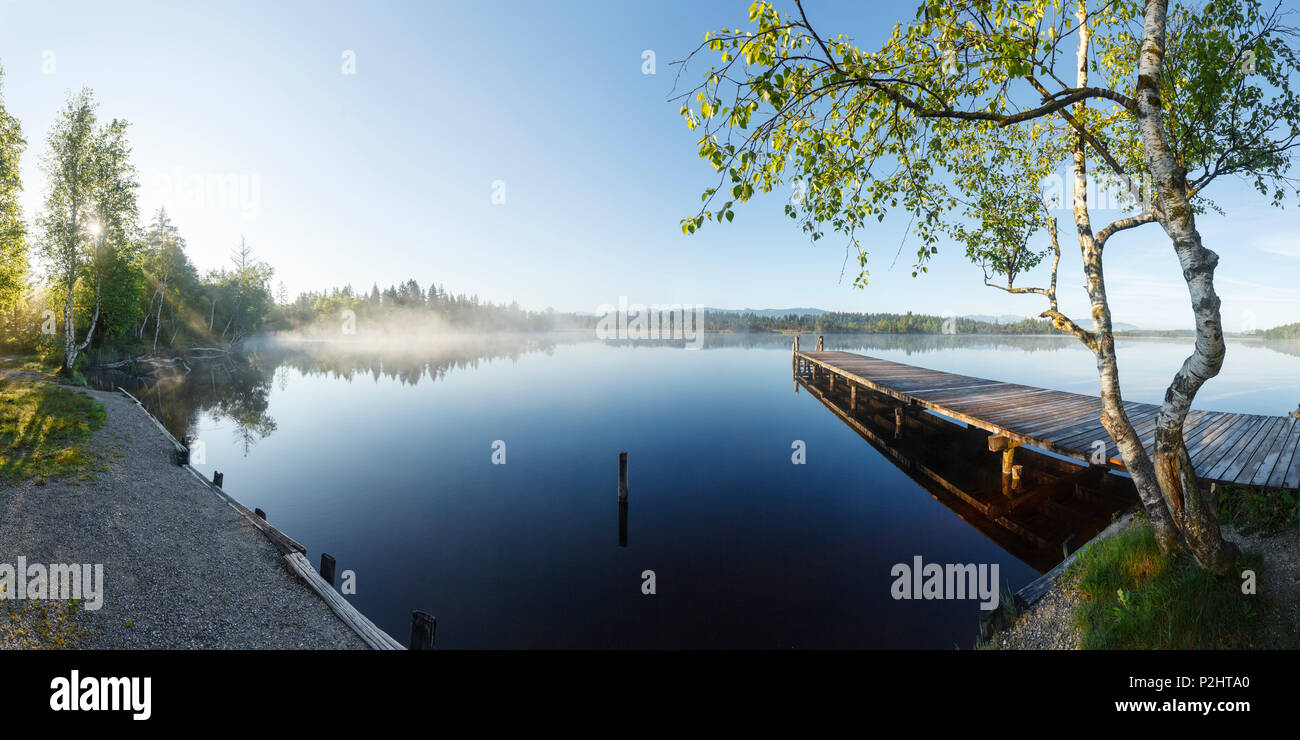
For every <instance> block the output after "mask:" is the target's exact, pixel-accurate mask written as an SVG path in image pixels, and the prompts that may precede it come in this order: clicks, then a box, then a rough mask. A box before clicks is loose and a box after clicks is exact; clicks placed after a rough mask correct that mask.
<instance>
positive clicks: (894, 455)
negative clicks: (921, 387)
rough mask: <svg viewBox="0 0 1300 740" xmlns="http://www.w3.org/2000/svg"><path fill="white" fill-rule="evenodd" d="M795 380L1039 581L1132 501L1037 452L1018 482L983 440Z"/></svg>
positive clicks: (1126, 489) (1114, 485)
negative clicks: (1029, 568)
mask: <svg viewBox="0 0 1300 740" xmlns="http://www.w3.org/2000/svg"><path fill="white" fill-rule="evenodd" d="M819 375H820V379H816V380H815V379H813V378H812V377H811V376H806V375H803V374H796V375H795V380H796V382H797V383H798V384H799V385H801V386H803V387H804V388H805V389H807V390H808V391H809V392H810V393H811V394H812V395H813V397H814V398H816V399H817V400H819V401H821V402H822V404H823V405H824V406H826V407H827V408H828V409H830V411H831V412H832V413H834V414H835V415H836V416H837V417H839V419H840V420H841V421H843V422H844V423H845V424H846V425H847V426H848V427H849V428H851V429H853V431H855V432H857V433H858V435H860V436H861V437H862V438H863V439H865V440H866V441H867V442H869V443H870V444H871V446H872V447H874V448H876V449H877V450H878V451H880V452H881V453H882V454H883V455H884V456H885V458H886V459H888V460H889V461H890V462H892V463H893V464H894V465H895V466H896V467H898V468H899V469H900V470H902V471H903V472H905V473H906V474H907V475H908V477H909V478H911V479H912V480H914V481H916V483H918V484H919V485H920V486H921V487H922V488H923V489H925V490H926V491H927V492H928V493H929V494H930V495H931V496H933V497H934V498H935V499H936V500H938V501H939V502H941V503H943V504H944V505H945V506H947V507H948V508H949V509H951V510H952V511H953V513H955V514H957V515H958V516H959V517H961V518H962V520H964V521H965V522H967V523H968V524H970V525H971V526H973V527H975V528H976V529H978V530H979V531H980V532H982V533H983V534H984V535H985V536H986V537H988V538H989V539H991V540H993V541H994V542H996V543H997V544H998V545H999V546H1000V547H1002V548H1003V549H1004V550H1006V551H1007V552H1009V553H1011V554H1012V555H1014V556H1016V557H1017V558H1019V559H1020V560H1022V561H1024V562H1026V563H1028V564H1029V565H1031V566H1032V567H1034V568H1035V569H1037V570H1038V571H1039V572H1040V573H1045V572H1047V571H1048V570H1050V569H1051V568H1052V567H1053V566H1055V565H1056V564H1057V563H1059V562H1060V561H1061V559H1062V558H1063V557H1064V556H1065V555H1067V554H1069V552H1071V551H1072V550H1073V549H1074V548H1075V547H1076V546H1077V544H1078V543H1083V542H1087V541H1088V540H1089V539H1091V538H1092V537H1093V536H1094V535H1095V534H1097V533H1098V532H1100V531H1101V530H1102V529H1103V528H1104V527H1105V526H1106V525H1107V524H1109V523H1110V522H1111V520H1112V518H1113V516H1114V514H1116V513H1117V512H1119V511H1122V510H1123V509H1125V508H1127V507H1129V506H1131V505H1132V504H1133V503H1135V502H1136V501H1137V493H1136V491H1134V489H1133V485H1132V483H1131V482H1129V481H1128V479H1126V478H1122V477H1120V476H1117V475H1111V474H1108V473H1107V472H1106V470H1105V469H1104V468H1102V467H1100V466H1091V467H1082V466H1079V465H1076V464H1074V463H1072V462H1069V461H1066V460H1064V459H1061V458H1057V457H1053V456H1050V455H1047V454H1044V453H1041V452H1038V451H1037V450H1034V449H1031V448H1028V447H1021V448H1018V449H1017V451H1016V464H1017V465H1016V467H1017V468H1019V470H1017V471H1016V472H1017V480H1015V482H1014V483H1013V482H1012V481H1011V480H1009V479H1008V478H1007V477H1006V476H1005V475H1004V472H1003V470H1002V465H1001V463H1000V461H999V458H1000V454H999V453H993V452H990V451H989V433H988V432H986V431H984V430H982V429H979V428H977V427H972V426H967V425H966V424H963V423H961V422H956V421H952V420H949V419H947V418H946V417H943V416H939V415H936V414H933V413H930V412H928V411H924V410H922V409H919V408H917V407H914V406H904V405H901V404H900V403H899V402H898V401H897V400H895V399H893V398H890V397H888V396H885V395H884V394H880V393H876V392H874V391H871V390H868V389H865V388H848V387H846V384H845V383H843V382H840V383H838V384H835V385H833V386H832V385H831V383H830V382H829V380H828V378H827V375H826V374H825V373H821V374H819Z"/></svg>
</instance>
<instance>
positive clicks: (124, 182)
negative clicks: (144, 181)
mask: <svg viewBox="0 0 1300 740" xmlns="http://www.w3.org/2000/svg"><path fill="white" fill-rule="evenodd" d="M96 108H97V105H96V103H95V100H94V97H93V95H92V94H91V92H90V90H88V89H83V90H82V91H81V92H80V93H77V94H75V95H73V96H70V97H69V99H68V102H67V104H66V105H65V106H64V108H63V110H62V111H61V112H60V113H59V116H58V118H57V119H56V120H55V122H54V125H53V127H52V128H51V130H50V134H49V137H48V138H47V142H48V145H49V150H48V152H47V154H46V156H45V159H44V161H43V163H42V168H43V169H44V172H45V176H46V187H47V193H46V198H45V207H44V209H43V211H42V213H41V215H40V217H39V218H38V219H37V223H38V226H39V227H40V231H41V243H40V247H41V253H42V256H43V257H44V258H45V260H46V261H47V262H48V263H49V264H50V268H51V270H50V279H51V282H52V283H53V286H54V288H55V291H56V293H57V294H58V295H59V297H60V298H61V299H62V301H63V346H64V352H63V371H64V372H72V370H73V369H74V368H75V366H76V362H77V356H78V355H79V354H80V353H81V351H82V350H84V349H86V347H87V346H89V345H90V342H91V340H92V339H93V338H94V336H95V329H96V326H97V325H98V322H99V314H100V303H101V297H102V291H103V287H104V286H103V280H104V270H105V268H106V267H107V265H108V264H109V263H110V261H111V260H110V259H109V254H108V252H109V251H110V250H113V249H115V248H118V247H120V246H121V245H122V244H123V243H124V242H126V241H127V240H129V239H131V238H133V237H134V230H135V221H136V216H135V189H136V187H137V183H136V181H135V170H134V167H133V166H132V165H131V162H130V148H129V147H128V146H127V143H126V128H127V124H126V123H125V122H123V121H119V120H113V121H111V122H110V123H108V124H106V125H104V126H102V127H101V126H99V125H98V121H97V115H96ZM83 278H85V279H86V280H88V281H90V283H91V284H92V285H93V290H94V301H93V306H94V307H93V310H92V313H91V318H90V323H89V326H88V327H87V328H86V332H85V335H84V337H83V338H82V339H81V340H80V341H78V332H77V327H76V319H77V311H76V306H75V303H76V292H77V284H78V282H79V281H80V280H82V279H83Z"/></svg>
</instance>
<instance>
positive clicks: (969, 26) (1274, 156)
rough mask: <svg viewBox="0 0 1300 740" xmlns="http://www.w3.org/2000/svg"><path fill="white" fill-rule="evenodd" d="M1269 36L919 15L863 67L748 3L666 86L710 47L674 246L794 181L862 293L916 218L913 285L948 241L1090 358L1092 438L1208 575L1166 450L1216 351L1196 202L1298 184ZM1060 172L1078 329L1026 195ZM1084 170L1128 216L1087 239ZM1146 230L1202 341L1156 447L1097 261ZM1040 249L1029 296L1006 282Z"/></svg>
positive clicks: (1032, 5) (982, 12)
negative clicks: (1080, 305)
mask: <svg viewBox="0 0 1300 740" xmlns="http://www.w3.org/2000/svg"><path fill="white" fill-rule="evenodd" d="M1284 20H1285V16H1284V15H1283V14H1282V13H1280V11H1279V10H1278V8H1277V7H1274V8H1273V9H1272V10H1269V9H1267V8H1266V7H1264V6H1263V5H1261V4H1260V3H1259V2H1256V1H1255V0H1244V1H1243V2H1227V1H1224V0H1211V1H1210V2H1205V3H1201V4H1199V5H1197V6H1195V7H1191V6H1184V5H1180V4H1175V5H1174V6H1173V7H1170V6H1169V3H1168V2H1166V1H1164V0H1146V1H1145V2H1141V1H1140V0H1106V1H1103V0H1094V4H1093V6H1091V7H1090V6H1089V4H1088V3H1086V2H1083V1H1082V0H1080V1H1078V2H1065V1H1064V0H957V1H955V2H945V1H941V0H925V2H923V3H922V4H920V6H919V8H918V10H917V12H916V16H915V18H914V19H910V20H906V21H904V22H900V23H897V24H896V25H895V26H894V27H893V32H892V34H891V36H890V38H889V40H888V41H886V42H885V43H884V45H882V46H881V47H880V48H879V49H878V50H875V51H867V50H863V49H861V48H859V47H858V46H857V45H855V44H854V43H853V42H852V40H851V39H849V38H847V37H845V36H844V35H830V34H827V33H823V32H822V30H821V29H819V28H818V27H816V26H815V25H814V24H813V23H812V22H811V21H810V20H809V17H808V15H807V13H806V12H805V10H804V7H803V5H802V3H801V2H799V1H798V0H795V2H794V5H793V8H792V9H791V10H790V11H789V12H786V13H782V12H779V11H778V10H776V8H775V7H773V5H772V4H771V3H765V2H757V3H754V4H753V5H752V6H751V7H750V11H749V22H750V24H752V27H751V28H749V29H746V30H741V29H722V30H721V31H718V32H713V33H709V34H706V36H705V40H704V43H703V44H701V46H700V47H699V48H697V49H696V50H695V51H694V52H692V53H691V54H690V55H689V56H688V57H687V59H686V60H685V61H684V62H683V63H682V70H683V71H682V72H679V80H680V79H681V77H680V75H682V74H691V73H690V72H689V71H688V70H689V65H690V64H691V62H692V61H693V60H695V59H696V58H697V57H700V56H703V55H705V54H708V53H714V54H717V61H716V62H715V63H714V64H713V65H712V66H711V67H710V69H709V70H708V71H707V72H706V73H704V74H703V75H702V78H703V82H701V83H699V84H698V85H694V86H689V85H688V86H687V89H686V91H685V92H684V93H683V94H682V98H683V104H682V107H681V114H682V116H683V118H684V119H685V122H686V125H687V126H688V127H690V128H692V129H695V130H697V131H700V133H701V138H700V140H699V156H700V157H701V158H703V159H704V160H706V161H708V162H709V163H710V164H711V165H712V166H713V167H714V169H715V170H717V172H718V181H717V183H716V184H715V185H714V186H713V187H709V188H706V189H705V191H704V193H703V194H702V196H701V200H702V203H703V205H702V207H701V208H700V210H699V211H698V212H697V213H696V214H695V215H693V216H690V217H688V218H685V219H683V221H682V230H683V232H684V233H687V234H690V233H694V232H695V231H697V230H699V229H700V228H702V227H703V226H704V225H705V223H706V222H710V221H718V222H721V221H724V220H725V221H731V220H732V219H733V218H734V216H735V211H734V209H735V207H736V206H737V205H738V204H741V203H744V202H746V201H749V200H750V199H752V198H754V197H755V195H756V194H758V193H770V192H773V191H778V190H779V191H781V192H785V189H786V188H787V187H789V188H792V189H793V192H794V193H795V197H792V198H791V199H790V201H789V202H787V203H786V204H785V206H784V209H785V213H786V214H787V215H788V216H789V217H790V218H792V219H794V220H795V221H796V222H798V223H799V225H800V227H801V228H802V230H803V231H804V232H805V233H807V234H808V235H809V237H810V238H811V239H812V240H814V241H816V240H819V239H821V238H823V237H824V236H825V235H826V233H827V232H828V231H830V232H834V233H837V234H839V235H841V236H842V237H843V238H845V240H846V250H847V253H846V260H847V259H850V258H854V257H856V260H857V265H858V274H857V276H856V279H855V284H856V285H858V286H860V287H866V285H867V283H868V279H869V272H868V269H867V267H868V252H867V249H866V248H865V247H864V246H863V243H862V240H861V236H862V234H863V233H864V232H865V231H867V230H869V228H870V227H871V226H872V225H873V224H875V223H878V222H879V221H883V220H884V219H885V218H886V217H887V216H888V215H890V213H891V212H898V213H901V214H903V215H905V216H906V217H907V218H908V219H909V220H910V229H909V231H910V232H911V234H912V235H913V238H915V239H916V241H917V251H916V261H915V263H914V268H913V274H914V275H916V274H919V273H922V272H925V271H927V270H928V264H929V261H930V259H931V257H932V256H933V255H934V254H936V253H937V250H938V248H939V245H940V244H941V243H942V242H944V241H945V240H953V241H956V242H957V243H958V244H962V245H964V246H965V248H966V252H967V256H968V257H969V258H971V259H972V260H974V261H975V262H977V263H978V264H981V265H982V266H983V267H984V269H985V276H986V277H985V282H986V284H989V285H991V286H993V287H997V288H1000V289H1002V290H1005V291H1008V292H1013V293H1027V294H1038V295H1041V296H1044V297H1046V299H1047V301H1048V306H1047V308H1046V310H1045V311H1043V313H1042V316H1043V317H1045V318H1050V319H1051V320H1052V321H1053V324H1054V326H1056V328H1057V329H1058V330H1060V331H1062V332H1066V333H1068V334H1071V335H1073V336H1075V337H1076V338H1078V339H1079V340H1080V341H1081V342H1082V343H1083V344H1084V345H1085V346H1087V347H1088V349H1089V350H1090V351H1092V353H1093V354H1094V356H1095V357H1096V362H1097V370H1098V377H1099V379H1100V381H1101V398H1102V415H1101V423H1102V425H1103V426H1104V427H1105V429H1106V430H1107V432H1108V433H1109V434H1110V436H1111V437H1112V439H1113V440H1114V441H1115V443H1116V446H1117V448H1118V450H1119V452H1120V455H1121V457H1122V458H1123V461H1124V464H1125V468H1126V469H1127V470H1128V472H1129V474H1130V475H1131V476H1132V478H1133V481H1134V484H1135V486H1136V488H1137V491H1138V495H1139V497H1140V498H1141V501H1142V504H1143V507H1144V509H1145V510H1146V512H1147V514H1148V516H1149V518H1150V521H1151V525H1152V528H1153V529H1154V531H1155V533H1156V536H1157V539H1158V541H1159V542H1160V544H1161V547H1162V548H1163V549H1165V550H1166V551H1175V550H1181V549H1187V550H1189V551H1190V552H1191V554H1192V555H1193V556H1194V557H1195V558H1196V560H1197V562H1198V563H1200V565H1201V566H1202V567H1204V568H1206V569H1209V570H1212V571H1214V572H1217V573H1223V572H1226V571H1227V570H1228V569H1229V568H1230V567H1231V565H1232V564H1233V562H1235V559H1236V557H1237V551H1236V548H1235V547H1233V546H1232V545H1231V544H1230V543H1226V542H1225V541H1224V540H1222V538H1221V537H1220V534H1219V527H1218V523H1217V521H1216V519H1215V517H1214V514H1213V513H1212V510H1211V509H1210V507H1209V505H1208V502H1207V501H1205V500H1204V498H1203V491H1202V490H1201V488H1200V486H1199V485H1198V483H1197V480H1196V476H1195V473H1194V471H1193V469H1192V464H1191V460H1190V457H1189V456H1188V453H1187V449H1186V444H1185V442H1184V439H1183V424H1184V422H1185V421H1186V418H1187V413H1188V411H1189V409H1190V405H1191V403H1192V401H1193V399H1194V398H1195V396H1196V393H1197V391H1198V390H1199V389H1200V388H1201V387H1202V386H1203V384H1204V383H1205V382H1206V381H1207V380H1209V379H1210V378H1213V377H1214V376H1215V375H1216V374H1217V373H1218V372H1219V369H1220V367H1221V366H1222V362H1223V356H1224V351H1225V349H1224V342H1223V327H1222V321H1221V317H1220V315H1219V306H1220V301H1219V298H1218V296H1217V294H1216V293H1215V290H1214V268H1215V266H1216V265H1217V263H1218V256H1217V255H1216V254H1215V253H1214V252H1213V251H1211V250H1209V249H1208V248H1207V247H1206V246H1205V245H1204V244H1203V243H1202V240H1201V237H1200V235H1199V232H1198V231H1197V228H1196V216H1197V215H1198V214H1200V213H1203V212H1204V211H1205V210H1207V209H1213V208H1216V207H1217V206H1216V205H1215V204H1214V203H1213V202H1212V201H1210V200H1209V199H1208V197H1207V188H1208V186H1209V185H1211V184H1212V183H1213V182H1216V181H1218V180H1221V179H1224V178H1226V177H1229V176H1237V177H1243V178H1246V179H1247V180H1248V181H1249V182H1250V183H1251V184H1252V185H1253V186H1254V187H1255V188H1256V189H1257V190H1259V191H1260V192H1261V193H1262V194H1263V195H1264V196H1265V197H1266V198H1268V199H1269V200H1270V201H1271V202H1273V203H1274V204H1279V203H1280V202H1281V201H1282V199H1283V197H1284V195H1285V194H1286V193H1288V192H1291V193H1294V192H1295V190H1296V180H1295V179H1294V178H1292V177H1290V175H1289V174H1288V172H1289V167H1290V164H1291V160H1290V153H1291V150H1292V149H1293V148H1294V147H1295V146H1296V145H1297V131H1300V102H1298V101H1297V97H1296V95H1295V94H1294V92H1293V91H1292V82H1293V77H1294V73H1295V70H1296V67H1297V63H1296V52H1295V48H1294V46H1293V44H1294V40H1295V37H1296V36H1295V32H1294V30H1293V29H1291V28H1290V27H1288V26H1287V25H1285V23H1284ZM1062 159H1064V161H1065V163H1066V166H1067V167H1068V169H1069V172H1070V174H1071V179H1072V180H1073V185H1074V187H1073V199H1072V202H1071V204H1070V211H1071V213H1072V218H1073V221H1074V227H1075V228H1074V232H1075V235H1076V239H1077V242H1078V249H1079V254H1080V259H1081V262H1082V267H1083V272H1084V275H1085V280H1086V284H1085V286H1084V291H1085V293H1086V295H1087V298H1088V302H1089V306H1090V313H1091V322H1083V323H1081V322H1079V321H1076V320H1075V319H1074V318H1072V317H1070V316H1068V315H1066V314H1065V313H1064V312H1062V311H1061V310H1060V306H1059V303H1058V301H1057V270H1058V269H1059V264H1060V259H1061V245H1060V238H1061V235H1060V230H1059V225H1058V223H1057V221H1056V219H1055V217H1053V216H1052V214H1051V209H1050V204H1048V203H1046V202H1045V199H1044V197H1043V192H1042V190H1041V188H1040V186H1039V183H1040V180H1041V178H1042V177H1043V176H1044V175H1046V174H1048V173H1050V172H1051V171H1052V169H1053V168H1054V167H1055V166H1056V163H1057V162H1058V161H1060V160H1062ZM1093 168H1095V169H1096V170H1097V171H1098V172H1100V173H1102V174H1103V175H1104V177H1105V178H1106V179H1109V180H1111V181H1113V182H1115V183H1116V184H1117V185H1118V186H1119V188H1120V190H1121V193H1122V195H1123V197H1124V199H1125V202H1126V203H1127V204H1128V205H1130V206H1131V207H1132V210H1131V211H1130V213H1129V214H1128V215H1125V216H1123V217H1122V218H1119V219H1117V220H1115V221H1113V222H1111V223H1108V224H1104V225H1101V227H1100V228H1096V227H1094V225H1093V222H1092V215H1093V214H1092V213H1091V211H1090V208H1089V203H1088V200H1087V192H1088V187H1087V185H1088V177H1089V173H1090V171H1091V170H1092V169H1093ZM1149 224H1159V225H1160V226H1161V227H1162V228H1163V230H1164V232H1165V234H1166V236H1167V239H1168V243H1169V245H1170V248H1171V250H1172V251H1173V252H1174V253H1175V254H1176V255H1177V257H1178V259H1179V262H1180V265H1181V267H1182V275H1183V278H1184V280H1185V281H1186V283H1187V286H1188V295H1189V298H1190V304H1191V306H1190V307H1191V310H1192V315H1193V317H1194V320H1195V325H1196V343H1195V348H1194V350H1193V352H1192V353H1191V355H1190V356H1188V358H1187V359H1186V361H1185V362H1184V363H1183V366H1182V368H1181V369H1180V370H1179V372H1178V373H1177V374H1176V375H1175V377H1174V378H1173V379H1172V380H1171V382H1170V384H1169V387H1168V389H1167V392H1166V395H1165V401H1164V403H1163V404H1162V405H1161V408H1160V411H1159V418H1158V422H1157V429H1156V434H1155V442H1154V449H1153V454H1148V452H1147V450H1146V449H1145V447H1144V446H1143V444H1142V440H1141V438H1140V437H1139V436H1138V434H1137V432H1136V431H1135V429H1134V426H1133V423H1132V421H1131V419H1129V417H1128V415H1127V413H1126V411H1125V407H1124V400H1123V394H1122V390H1121V387H1120V380H1119V363H1118V359H1117V357H1116V354H1115V339H1114V334H1113V323H1112V318H1111V310H1110V304H1109V301H1108V298H1107V294H1106V286H1105V273H1104V264H1103V255H1104V251H1105V248H1106V246H1107V245H1108V244H1109V242H1110V240H1111V239H1113V238H1115V237H1116V236H1118V235H1120V234H1122V233H1125V232H1128V231H1130V230H1134V229H1138V228H1140V227H1143V226H1147V225H1149ZM1043 235H1046V237H1047V243H1046V244H1044V243H1043V242H1042V237H1043ZM1047 256H1052V257H1053V260H1052V271H1051V275H1050V282H1049V283H1048V284H1047V286H1046V287H1024V286H1018V285H1016V279H1017V278H1018V277H1019V276H1021V275H1023V274H1024V273H1027V272H1028V271H1030V270H1033V269H1034V268H1035V267H1036V266H1037V265H1039V264H1040V263H1041V262H1042V261H1043V260H1044V259H1045V258H1046V257H1047Z"/></svg>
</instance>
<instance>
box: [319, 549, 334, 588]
mask: <svg viewBox="0 0 1300 740" xmlns="http://www.w3.org/2000/svg"><path fill="white" fill-rule="evenodd" d="M320 577H321V578H324V579H325V580H326V581H329V584H330V585H331V586H333V585H334V556H333V555H330V554H329V553H326V552H323V553H321V554H320Z"/></svg>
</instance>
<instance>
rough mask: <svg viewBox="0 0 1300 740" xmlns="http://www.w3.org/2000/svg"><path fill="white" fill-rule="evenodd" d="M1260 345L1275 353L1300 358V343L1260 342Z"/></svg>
mask: <svg viewBox="0 0 1300 740" xmlns="http://www.w3.org/2000/svg"><path fill="white" fill-rule="evenodd" d="M1260 344H1261V345H1263V346H1264V347H1266V348H1268V349H1271V350H1273V351H1274V352H1280V353H1282V354H1284V355H1291V356H1292V357H1300V341H1285V342H1282V341H1264V342H1260Z"/></svg>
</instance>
